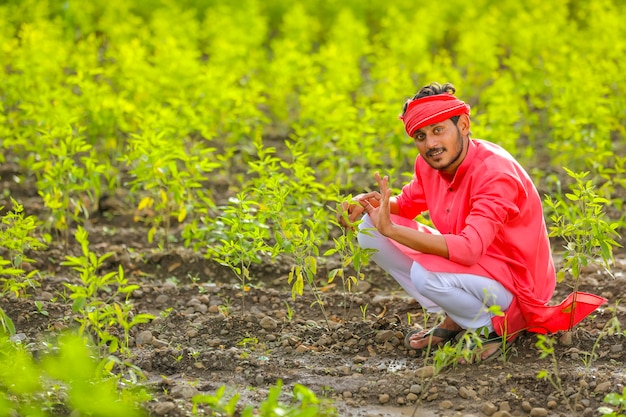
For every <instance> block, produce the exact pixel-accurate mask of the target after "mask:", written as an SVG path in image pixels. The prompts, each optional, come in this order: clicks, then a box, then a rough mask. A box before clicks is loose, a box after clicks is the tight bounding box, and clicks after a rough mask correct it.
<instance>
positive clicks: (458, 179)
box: [392, 139, 606, 335]
mask: <svg viewBox="0 0 626 417" xmlns="http://www.w3.org/2000/svg"><path fill="white" fill-rule="evenodd" d="M397 202H398V208H399V210H400V213H399V216H393V221H394V222H396V223H399V224H403V225H405V226H409V227H412V228H417V229H421V230H424V231H427V232H431V233H432V232H434V233H440V234H442V235H443V237H444V238H445V240H446V243H447V245H448V252H449V257H450V259H445V258H442V257H440V256H436V255H430V254H424V253H421V252H417V251H415V250H413V249H410V248H408V247H406V246H404V245H401V244H399V243H397V242H395V241H392V242H393V243H395V244H396V245H397V246H398V247H399V248H400V249H401V250H402V251H403V252H404V253H406V254H407V255H408V256H410V257H411V258H413V259H414V260H415V261H417V262H418V263H420V264H421V265H422V266H424V267H425V268H426V269H428V270H430V271H438V272H455V273H467V274H475V275H481V276H486V277H490V278H492V279H494V280H496V281H498V282H500V283H501V284H502V285H503V286H504V287H505V288H507V289H508V290H509V291H511V293H513V295H514V296H515V297H514V300H513V302H512V304H511V306H510V307H509V309H508V310H507V311H506V314H505V316H504V317H495V318H494V319H493V324H494V329H495V330H496V331H497V332H498V333H500V334H502V333H503V332H506V334H509V335H510V334H516V333H517V332H518V331H520V330H529V331H534V332H539V333H551V332H554V331H557V330H566V329H569V328H571V327H572V326H573V325H575V324H577V323H578V322H579V321H580V320H582V319H583V318H584V317H585V316H587V315H588V314H589V313H591V312H592V311H593V310H595V309H596V308H597V307H598V306H599V305H601V304H603V303H604V302H606V300H605V299H603V298H601V297H597V296H595V295H591V294H586V293H580V292H578V293H576V294H572V295H570V297H569V298H568V300H566V301H565V302H563V303H562V304H561V305H559V306H552V307H548V306H547V303H548V301H549V300H550V298H551V297H552V294H553V293H554V289H555V287H556V274H555V269H554V262H553V260H552V255H551V250H550V242H549V240H548V233H547V229H546V225H545V221H544V218H543V210H542V205H541V198H540V197H539V194H538V192H537V190H536V188H535V186H534V184H533V182H532V181H531V179H530V177H529V176H528V174H527V173H526V171H525V170H524V169H523V168H522V167H521V166H520V165H519V164H518V163H517V162H516V161H515V159H514V158H513V157H512V156H511V155H510V154H509V153H508V152H506V151H505V150H504V149H502V148H501V147H499V146H498V145H495V144H493V143H490V142H487V141H483V140H478V139H471V140H470V142H469V149H468V152H467V156H466V157H465V159H464V160H463V162H462V164H461V165H460V166H459V168H458V169H457V171H456V173H455V175H454V177H453V178H450V177H449V176H448V175H446V174H445V173H442V172H440V171H437V170H435V169H432V168H431V167H430V166H429V165H428V164H427V163H426V162H425V161H424V160H423V158H421V157H420V156H418V157H417V159H416V161H415V176H414V178H413V180H412V181H411V182H410V183H409V184H407V185H405V186H404V188H403V189H402V193H401V194H400V195H399V196H398V197H397ZM424 211H428V213H429V215H430V218H431V220H432V222H433V224H434V225H435V227H436V229H437V231H436V232H435V231H433V230H432V229H428V228H426V227H424V226H423V225H420V224H418V223H416V222H415V221H413V220H412V219H414V218H415V217H416V216H417V215H418V214H420V213H422V212H424ZM574 299H575V300H574ZM573 301H576V306H577V308H576V310H575V314H574V315H573V316H572V315H571V314H570V311H571V305H572V302H573Z"/></svg>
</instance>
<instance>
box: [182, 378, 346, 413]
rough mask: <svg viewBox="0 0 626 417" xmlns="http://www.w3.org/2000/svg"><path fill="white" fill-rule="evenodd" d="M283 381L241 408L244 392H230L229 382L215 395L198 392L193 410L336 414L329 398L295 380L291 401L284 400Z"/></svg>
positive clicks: (277, 382)
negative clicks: (241, 395) (227, 386)
mask: <svg viewBox="0 0 626 417" xmlns="http://www.w3.org/2000/svg"><path fill="white" fill-rule="evenodd" d="M282 389H283V382H282V380H280V379H279V380H277V381H276V385H274V386H272V387H270V389H269V392H268V394H267V398H266V399H265V400H263V401H262V402H261V403H260V404H258V405H256V406H254V405H247V406H246V407H244V408H243V410H241V412H240V413H238V412H237V409H238V402H239V399H240V394H234V395H232V396H230V398H229V397H228V396H227V392H226V391H227V390H226V387H225V386H221V387H219V388H218V389H217V391H215V394H213V395H206V394H198V395H196V396H195V397H193V399H192V402H193V408H192V413H193V415H194V416H199V415H205V413H203V410H204V409H208V411H210V412H211V414H210V415H220V416H224V417H234V416H241V417H274V416H290V417H313V416H316V417H334V416H337V410H336V409H335V407H334V406H333V405H332V403H331V402H330V401H328V400H326V399H319V398H318V397H317V395H315V393H314V392H313V391H311V390H310V389H309V388H307V387H305V386H304V385H301V384H295V385H294V387H293V389H292V392H291V393H290V394H289V395H288V398H289V402H285V401H284V400H281V396H282V395H284V394H283V392H282Z"/></svg>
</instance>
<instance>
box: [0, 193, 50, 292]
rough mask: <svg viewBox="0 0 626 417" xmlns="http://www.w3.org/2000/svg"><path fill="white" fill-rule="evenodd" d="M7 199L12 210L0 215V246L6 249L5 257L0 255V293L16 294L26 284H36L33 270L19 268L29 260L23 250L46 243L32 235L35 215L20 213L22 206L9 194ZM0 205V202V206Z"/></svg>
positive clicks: (35, 224)
mask: <svg viewBox="0 0 626 417" xmlns="http://www.w3.org/2000/svg"><path fill="white" fill-rule="evenodd" d="M11 203H12V205H13V210H12V211H9V212H7V213H6V214H4V215H3V216H2V218H1V220H2V223H1V226H0V248H4V249H6V250H7V251H8V254H9V259H8V260H7V259H4V258H3V257H2V256H1V255H0V283H1V284H2V286H1V287H0V295H2V296H4V295H6V294H8V293H13V294H15V296H16V297H19V296H20V294H21V293H22V292H23V291H24V290H25V289H26V288H28V287H31V288H34V287H37V286H38V285H39V281H38V280H37V279H36V275H37V273H38V271H37V270H32V271H30V272H28V273H26V272H25V271H24V270H23V269H22V265H23V264H24V263H32V262H33V260H32V259H30V258H29V257H28V256H26V252H27V251H28V250H40V249H43V248H45V247H46V245H45V244H44V243H42V242H41V241H39V239H37V238H36V237H34V233H35V231H36V228H37V219H36V218H35V216H32V215H31V216H24V207H23V206H22V205H21V204H20V203H18V202H17V201H16V200H14V199H13V198H11ZM3 208H4V207H2V206H0V210H2V209H3Z"/></svg>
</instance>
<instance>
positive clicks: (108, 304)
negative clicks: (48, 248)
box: [61, 226, 154, 353]
mask: <svg viewBox="0 0 626 417" xmlns="http://www.w3.org/2000/svg"><path fill="white" fill-rule="evenodd" d="M76 241H77V242H78V243H79V244H80V247H81V250H82V256H69V255H68V256H66V261H64V262H62V263H61V265H63V266H69V267H71V268H72V269H74V270H75V271H77V272H78V273H79V278H80V282H79V283H76V284H74V283H65V286H66V287H67V288H68V289H69V290H70V299H72V300H74V302H73V304H72V310H73V311H74V312H75V313H78V317H77V318H76V320H77V321H78V323H80V328H79V334H80V335H83V334H84V333H85V331H87V330H89V331H92V332H93V333H94V334H95V336H96V337H97V338H98V341H99V345H100V346H103V345H108V347H109V351H110V352H111V353H113V352H116V351H117V350H118V349H120V350H121V351H122V352H126V351H127V350H128V346H129V336H130V329H131V328H132V327H134V326H136V325H138V324H142V323H148V322H149V321H150V320H152V319H154V316H153V315H151V314H146V313H141V314H133V313H132V308H133V306H132V304H131V303H130V302H129V301H128V297H129V296H130V294H131V293H132V291H134V290H135V289H137V288H139V286H138V285H135V284H129V283H128V279H127V278H126V277H125V276H124V269H123V268H122V266H121V265H119V267H118V270H117V271H113V272H109V273H106V274H104V275H102V276H101V275H99V274H98V271H99V270H100V268H101V267H102V266H103V264H104V262H105V261H106V260H107V259H109V258H110V257H111V256H112V255H113V253H112V252H109V253H106V254H104V255H102V256H97V255H96V254H95V253H93V252H91V251H90V249H89V240H88V233H87V231H86V230H85V229H84V228H82V227H80V226H79V227H78V230H77V231H76ZM104 294H107V295H108V297H106V298H104V299H103V298H102V297H103V295H104ZM119 296H122V297H125V298H126V300H125V302H123V303H122V302H119V301H117V300H116V298H117V297H119ZM117 327H121V329H122V331H123V334H124V339H123V340H121V341H120V340H119V338H118V337H117V336H116V335H114V334H112V330H113V329H115V328H117ZM113 333H115V332H113Z"/></svg>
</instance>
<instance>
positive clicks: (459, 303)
mask: <svg viewBox="0 0 626 417" xmlns="http://www.w3.org/2000/svg"><path fill="white" fill-rule="evenodd" d="M411 278H412V282H413V285H414V286H415V288H416V289H417V290H418V291H419V292H420V294H423V295H424V296H425V297H428V298H429V299H430V300H433V301H434V302H435V303H437V305H439V306H440V307H441V308H442V309H443V310H444V311H445V312H446V314H447V315H448V316H450V318H451V319H452V320H454V321H455V322H456V323H457V324H458V325H459V326H461V327H462V328H464V329H472V330H476V329H480V328H482V327H486V328H487V329H488V330H489V331H490V332H491V331H493V325H492V323H491V319H492V318H493V317H494V314H493V313H491V312H490V311H489V307H492V306H499V307H500V310H501V311H503V312H504V311H506V310H507V309H508V308H509V305H511V301H513V294H511V292H510V291H508V290H507V289H506V288H504V287H503V286H502V284H500V283H499V282H498V281H496V280H494V279H491V278H487V277H483V276H480V275H472V274H454V273H449V272H431V271H427V270H426V269H424V268H423V267H422V266H421V265H420V264H418V263H417V262H414V263H413V267H412V268H411Z"/></svg>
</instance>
